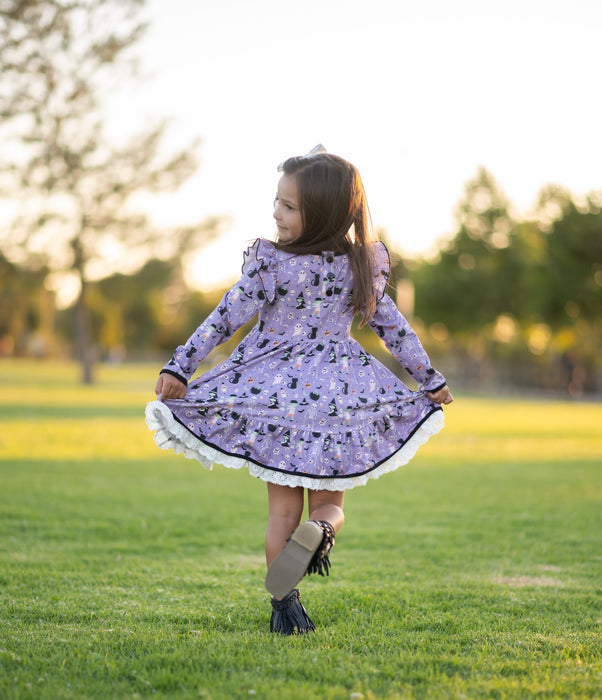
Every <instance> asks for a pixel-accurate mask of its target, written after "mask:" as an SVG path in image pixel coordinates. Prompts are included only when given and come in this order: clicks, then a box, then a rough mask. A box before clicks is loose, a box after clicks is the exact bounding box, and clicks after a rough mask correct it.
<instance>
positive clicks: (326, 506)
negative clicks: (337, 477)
mask: <svg viewBox="0 0 602 700" xmlns="http://www.w3.org/2000/svg"><path fill="white" fill-rule="evenodd" d="M307 496H308V498H307V500H308V508H309V519H310V520H326V521H327V522H329V523H330V524H331V525H332V527H333V528H334V531H335V533H336V532H338V531H339V530H340V529H341V528H342V527H343V522H344V520H345V514H344V513H343V499H344V497H345V492H344V491H308V492H307Z"/></svg>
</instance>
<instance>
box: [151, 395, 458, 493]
mask: <svg viewBox="0 0 602 700" xmlns="http://www.w3.org/2000/svg"><path fill="white" fill-rule="evenodd" d="M443 422H444V420H443V411H435V413H433V414H431V415H430V416H429V417H428V418H427V419H426V420H425V421H424V423H423V424H422V425H421V426H420V427H419V428H418V430H417V431H416V432H415V433H414V434H413V435H412V437H411V438H410V439H409V440H408V441H407V442H406V444H405V445H404V446H403V447H402V448H401V449H400V450H398V451H397V452H396V453H395V454H394V455H392V456H391V457H390V458H389V459H388V460H386V462H383V463H382V464H380V465H379V466H378V467H376V469H373V470H372V471H370V472H367V473H366V474H362V475H361V476H354V477H349V478H340V479H312V478H311V477H308V476H300V475H299V474H288V473H285V472H277V471H274V470H272V469H267V468H266V467H261V466H259V465H258V464H255V463H254V462H249V461H247V460H246V459H245V458H244V457H235V456H233V455H228V454H224V453H223V452H221V451H220V450H218V449H216V448H214V447H210V446H209V445H206V444H205V443H204V442H202V441H201V440H199V439H198V438H197V437H195V436H194V435H193V434H192V433H191V432H190V431H189V430H187V429H186V428H185V427H184V426H183V425H181V424H180V423H178V421H176V420H175V419H174V417H173V415H172V413H171V411H170V410H169V408H167V406H166V405H165V404H163V403H161V402H160V401H151V402H150V403H148V404H147V405H146V424H147V425H148V427H149V428H150V429H151V430H154V431H155V442H156V444H157V446H158V447H160V448H161V449H162V450H170V449H171V450H173V451H174V452H175V453H176V454H183V455H184V456H185V457H187V458H188V459H196V460H198V461H199V462H200V463H201V464H202V465H203V466H204V467H205V469H211V468H212V467H213V464H221V465H223V466H224V467H228V468H229V469H242V468H243V467H248V468H249V474H251V476H254V477H257V478H258V479H262V480H263V481H269V482H271V483H272V484H279V485H281V486H302V487H303V488H307V489H315V490H319V491H344V490H347V489H352V488H354V487H356V486H363V485H364V484H366V483H367V482H368V480H369V479H378V477H379V476H381V475H382V474H386V473H387V472H392V471H394V470H395V469H398V468H399V467H401V466H403V465H404V464H407V463H408V462H409V461H410V460H411V459H412V457H414V455H415V454H416V452H417V451H418V448H419V447H420V446H421V445H423V444H424V443H425V442H427V440H428V439H429V438H430V437H432V436H433V435H435V434H437V433H438V432H439V431H440V430H441V428H443Z"/></svg>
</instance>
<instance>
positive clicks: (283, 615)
mask: <svg viewBox="0 0 602 700" xmlns="http://www.w3.org/2000/svg"><path fill="white" fill-rule="evenodd" d="M271 600H272V618H271V620H270V632H276V633H277V634H284V635H299V634H307V632H314V631H315V629H316V628H315V627H314V623H313V622H312V621H311V620H310V618H309V615H308V614H307V610H306V609H305V608H304V607H303V605H301V599H300V595H299V589H297V588H294V589H293V590H292V591H291V592H290V593H289V594H288V595H287V596H286V597H285V598H283V599H282V600H276V599H275V598H272V599H271Z"/></svg>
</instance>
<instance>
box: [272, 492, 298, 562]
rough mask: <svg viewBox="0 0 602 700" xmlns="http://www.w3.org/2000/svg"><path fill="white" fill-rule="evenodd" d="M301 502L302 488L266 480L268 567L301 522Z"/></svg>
mask: <svg viewBox="0 0 602 700" xmlns="http://www.w3.org/2000/svg"><path fill="white" fill-rule="evenodd" d="M303 504H304V499H303V489H302V488H300V487H295V488H292V487H290V486H279V485H278V484H271V483H269V482H268V525H267V529H266V533H265V560H266V564H267V565H268V568H269V566H270V564H271V563H272V562H273V561H274V558H275V557H276V556H277V555H278V554H280V552H281V551H282V550H283V549H284V545H285V544H286V541H287V539H288V538H289V537H290V536H291V533H292V532H293V531H294V530H295V528H296V527H297V526H298V525H299V523H300V522H301V517H302V515H303Z"/></svg>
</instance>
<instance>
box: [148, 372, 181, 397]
mask: <svg viewBox="0 0 602 700" xmlns="http://www.w3.org/2000/svg"><path fill="white" fill-rule="evenodd" d="M155 394H157V396H159V395H161V399H162V400H165V399H183V398H184V397H185V396H186V385H185V384H184V383H182V382H181V381H180V380H179V379H176V378H175V377H173V376H172V375H171V374H160V375H159V379H157V385H156V386H155Z"/></svg>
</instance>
